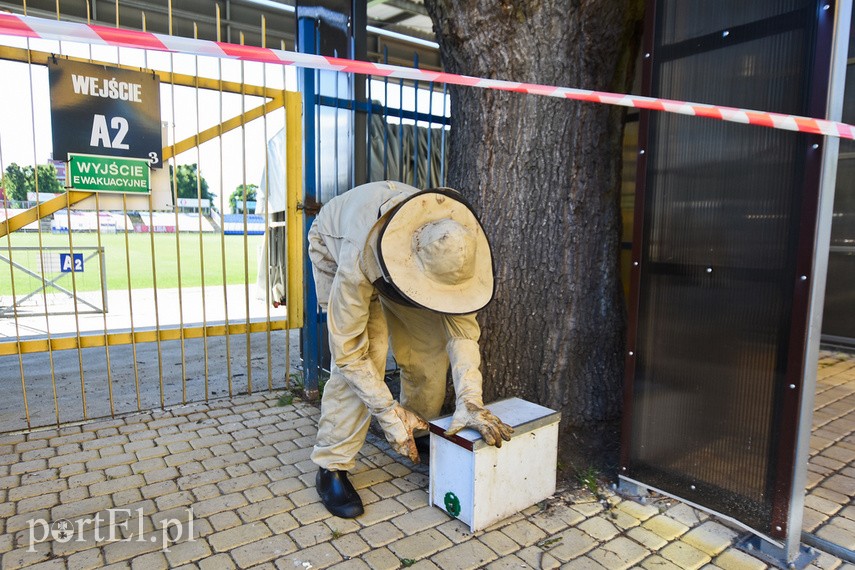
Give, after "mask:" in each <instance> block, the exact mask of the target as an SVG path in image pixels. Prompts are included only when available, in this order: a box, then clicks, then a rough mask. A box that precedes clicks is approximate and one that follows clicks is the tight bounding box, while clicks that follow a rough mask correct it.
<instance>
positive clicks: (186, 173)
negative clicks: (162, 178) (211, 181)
mask: <svg viewBox="0 0 855 570" xmlns="http://www.w3.org/2000/svg"><path fill="white" fill-rule="evenodd" d="M176 170H177V171H178V174H177V176H176V177H175V178H176V180H175V181H173V174H174V170H173V168H172V165H170V166H169V186H170V187H171V188H175V187H176V186H177V188H178V197H179V198H190V199H193V200H195V199H196V198H197V197H199V194H201V198H202V199H203V200H211V199H212V198H213V195H212V194H211V193H210V192H209V191H208V182H207V181H206V180H205V178H204V177H203V176H202V175H201V174H200V173H198V172H197V166H196V164H195V163H194V164H179V165H178V168H177V169H176ZM197 179H198V186H197Z"/></svg>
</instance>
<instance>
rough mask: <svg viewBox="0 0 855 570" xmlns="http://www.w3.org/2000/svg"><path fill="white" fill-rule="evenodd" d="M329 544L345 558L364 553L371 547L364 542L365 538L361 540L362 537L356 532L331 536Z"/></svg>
mask: <svg viewBox="0 0 855 570" xmlns="http://www.w3.org/2000/svg"><path fill="white" fill-rule="evenodd" d="M331 544H332V545H333V546H334V547H335V549H336V550H338V551H339V552H340V553H341V555H342V556H344V557H345V558H346V559H347V558H353V557H355V556H359V555H360V554H365V553H366V552H368V551H369V550H371V547H370V546H369V545H368V543H367V542H365V540H363V539H362V537H361V536H359V535H358V534H356V533H350V534H345V535H344V536H339V537H338V538H333V540H332V541H331Z"/></svg>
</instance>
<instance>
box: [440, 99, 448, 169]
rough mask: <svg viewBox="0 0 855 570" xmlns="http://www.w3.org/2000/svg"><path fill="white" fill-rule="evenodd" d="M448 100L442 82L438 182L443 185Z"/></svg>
mask: <svg viewBox="0 0 855 570" xmlns="http://www.w3.org/2000/svg"><path fill="white" fill-rule="evenodd" d="M447 102H448V85H447V84H445V83H443V84H442V129H441V131H440V133H441V134H440V135H439V136H440V139H439V141H440V147H439V154H440V157H439V184H440V186H445V127H446V126H447V125H448V115H447V112H446V108H445V106H446V104H447Z"/></svg>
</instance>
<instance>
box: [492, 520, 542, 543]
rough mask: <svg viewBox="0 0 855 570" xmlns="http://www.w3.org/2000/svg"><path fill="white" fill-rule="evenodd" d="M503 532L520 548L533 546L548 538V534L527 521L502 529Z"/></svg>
mask: <svg viewBox="0 0 855 570" xmlns="http://www.w3.org/2000/svg"><path fill="white" fill-rule="evenodd" d="M502 532H503V533H505V534H506V535H508V536H509V537H510V538H511V539H512V540H513V541H514V542H516V543H517V544H519V545H520V546H531V545H532V544H534V543H536V542H538V541H540V540H543V539H544V538H546V533H545V532H543V531H542V530H541V529H540V528H538V527H536V526H535V525H533V524H532V523H530V522H528V521H527V520H521V521H518V522H515V523H513V524H510V525H507V526H505V527H503V528H502Z"/></svg>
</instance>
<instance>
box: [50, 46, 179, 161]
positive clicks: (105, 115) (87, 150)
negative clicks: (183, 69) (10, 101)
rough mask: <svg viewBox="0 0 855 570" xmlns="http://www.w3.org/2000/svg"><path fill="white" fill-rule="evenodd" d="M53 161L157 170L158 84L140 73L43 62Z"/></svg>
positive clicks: (159, 143) (160, 145)
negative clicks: (135, 161)
mask: <svg viewBox="0 0 855 570" xmlns="http://www.w3.org/2000/svg"><path fill="white" fill-rule="evenodd" d="M48 77H49V80H50V107H51V109H50V117H51V123H52V130H53V157H54V159H56V160H63V161H65V160H66V159H67V156H68V154H69V153H84V154H94V155H105V156H122V157H130V158H142V159H145V160H146V161H148V163H149V164H150V165H151V166H152V167H155V168H159V167H161V166H162V157H161V152H162V149H163V141H162V138H161V128H160V79H159V78H158V77H157V76H155V75H153V74H151V73H145V72H141V71H130V70H127V69H119V68H116V67H107V66H104V65H95V64H91V63H83V62H78V61H69V60H64V59H57V60H52V59H51V60H48Z"/></svg>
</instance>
